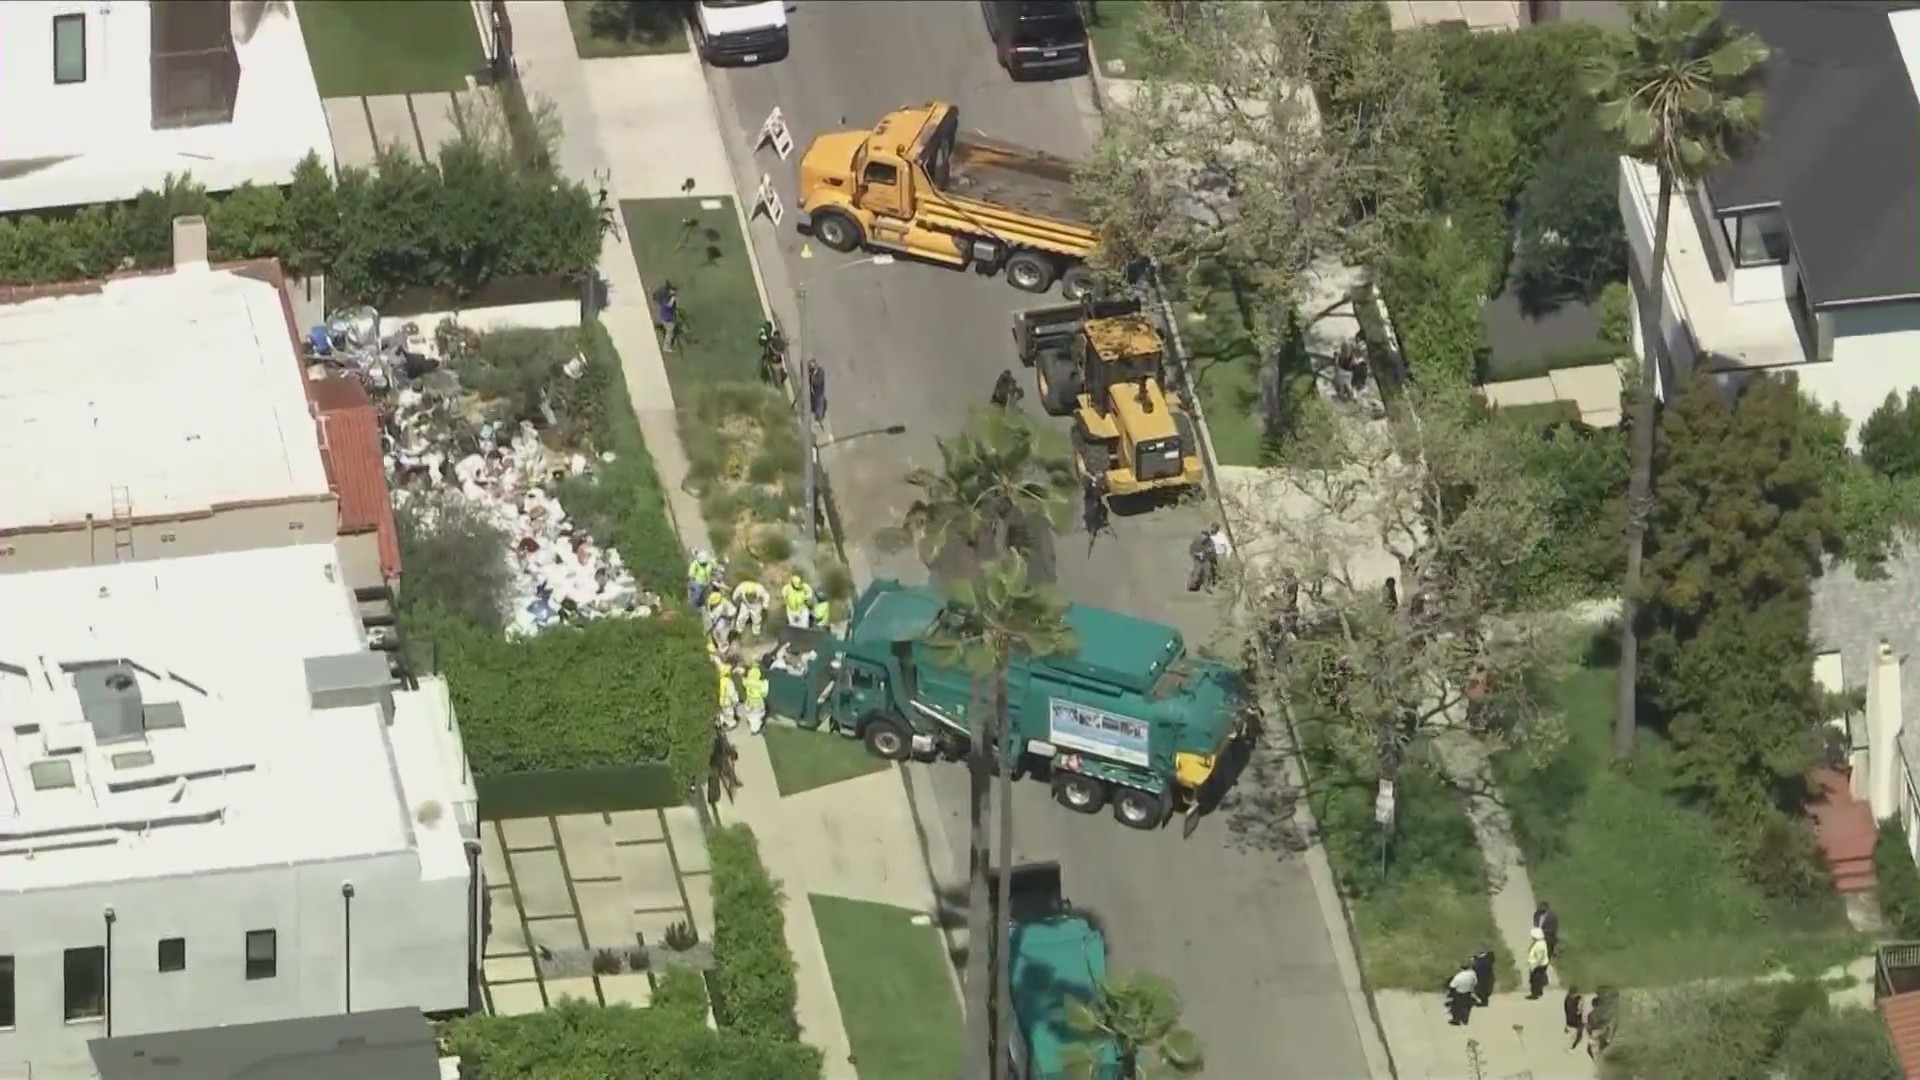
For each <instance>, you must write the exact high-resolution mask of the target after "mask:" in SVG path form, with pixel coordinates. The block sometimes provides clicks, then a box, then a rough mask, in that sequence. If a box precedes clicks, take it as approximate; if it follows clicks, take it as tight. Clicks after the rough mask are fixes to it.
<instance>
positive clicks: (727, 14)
mask: <svg viewBox="0 0 1920 1080" xmlns="http://www.w3.org/2000/svg"><path fill="white" fill-rule="evenodd" d="M787 6H788V5H787V0H698V2H697V3H695V4H694V5H693V36H694V40H695V41H696V42H697V43H698V44H699V46H700V58H701V59H703V60H705V61H706V62H707V63H709V64H715V65H720V64H766V63H771V62H773V61H775V60H785V59H786V58H787Z"/></svg>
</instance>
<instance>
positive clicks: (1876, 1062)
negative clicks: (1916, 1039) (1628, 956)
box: [1601, 980, 1903, 1080]
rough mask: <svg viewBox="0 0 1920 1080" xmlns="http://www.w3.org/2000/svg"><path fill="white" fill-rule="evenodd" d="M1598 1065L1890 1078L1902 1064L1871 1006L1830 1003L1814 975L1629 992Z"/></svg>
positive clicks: (1801, 1077)
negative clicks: (1610, 1041) (1728, 984)
mask: <svg viewBox="0 0 1920 1080" xmlns="http://www.w3.org/2000/svg"><path fill="white" fill-rule="evenodd" d="M1601 1075H1602V1076H1604V1077H1607V1078H1608V1080H1630V1078H1636V1077H1651V1076H1662V1077H1676V1078H1691V1077H1700V1078H1703V1080H1704V1078H1708V1077H1716V1078H1717V1077H1727V1078H1729V1080H1731V1078H1734V1077H1742V1078H1744V1077H1756V1076H1766V1077H1774V1078H1776V1080H1825V1078H1827V1077H1842V1076H1844V1077H1847V1078H1848V1080H1898V1078H1899V1077H1900V1076H1901V1075H1903V1073H1902V1070H1901V1069H1900V1068H1899V1066H1898V1063H1897V1061H1896V1059H1895V1057H1894V1054H1893V1048H1892V1046H1891V1045H1890V1044H1889V1042H1888V1039H1887V1032H1886V1027H1885V1025H1884V1024H1883V1023H1882V1022H1881V1020H1880V1018H1879V1016H1878V1015H1877V1014H1876V1013H1874V1012H1873V1011H1872V1010H1871V1009H1863V1008H1835V1007H1833V1005H1832V1004H1831V1003H1830V1002H1829V1001H1828V998H1827V991H1826V988H1825V987H1824V986H1822V985H1821V984H1820V983H1819V982H1817V981H1810V980H1792V981H1787V982H1770V983H1757V984H1747V985H1743V986H1726V985H1720V986H1713V985H1706V986H1695V987H1689V988H1688V989H1686V990H1685V991H1668V992H1662V993H1654V994H1645V995H1638V994H1636V995H1629V996H1628V998H1627V1000H1626V1003H1625V1008H1624V1010H1623V1011H1622V1013H1621V1015H1620V1018H1619V1021H1618V1025H1617V1027H1616V1031H1615V1038H1614V1042H1613V1045H1612V1046H1611V1048H1609V1050H1608V1051H1607V1054H1606V1057H1605V1059H1604V1061H1603V1063H1602V1068H1601Z"/></svg>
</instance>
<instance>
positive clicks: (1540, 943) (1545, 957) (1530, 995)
mask: <svg viewBox="0 0 1920 1080" xmlns="http://www.w3.org/2000/svg"><path fill="white" fill-rule="evenodd" d="M1552 959H1553V958H1552V956H1551V955H1550V954H1549V952H1548V950H1547V932H1546V931H1545V930H1542V929H1540V928H1539V927H1537V926H1536V927H1534V928H1533V944H1532V945H1529V946H1527V999H1528V1000H1530V1001H1539V1000H1540V995H1542V994H1544V993H1546V992H1547V965H1548V964H1549V963H1550V962H1551V961H1552Z"/></svg>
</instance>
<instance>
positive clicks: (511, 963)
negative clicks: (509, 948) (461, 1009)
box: [480, 956, 540, 983]
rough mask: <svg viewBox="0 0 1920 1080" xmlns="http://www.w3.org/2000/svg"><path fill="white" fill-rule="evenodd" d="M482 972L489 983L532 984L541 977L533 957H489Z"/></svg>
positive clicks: (482, 967)
mask: <svg viewBox="0 0 1920 1080" xmlns="http://www.w3.org/2000/svg"><path fill="white" fill-rule="evenodd" d="M480 970H481V971H482V972H484V973H485V974H486V977H487V982H489V983H515V982H532V981H533V980H535V979H537V978H539V977H540V973H539V972H537V971H535V970H534V968H533V957H531V956H495V957H489V958H488V959H487V960H486V962H485V963H483V964H482V965H481V968H480Z"/></svg>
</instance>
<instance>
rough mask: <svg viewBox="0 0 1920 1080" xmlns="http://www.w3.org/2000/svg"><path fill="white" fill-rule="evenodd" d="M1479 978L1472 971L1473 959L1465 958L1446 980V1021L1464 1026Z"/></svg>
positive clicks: (1471, 1013) (1468, 1016) (1470, 1014)
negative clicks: (1458, 968) (1457, 969)
mask: <svg viewBox="0 0 1920 1080" xmlns="http://www.w3.org/2000/svg"><path fill="white" fill-rule="evenodd" d="M1479 986H1480V979H1479V977H1478V976H1476V975H1474V973H1473V961H1472V960H1467V961H1465V962H1463V963H1462V964H1461V965H1460V970H1459V971H1456V972H1454V973H1453V978H1451V979H1448V980H1447V1023H1449V1024H1452V1025H1453V1026H1454V1027H1466V1026H1467V1020H1468V1019H1469V1018H1470V1017H1471V1016H1472V1015H1473V1001H1474V997H1473V995H1474V992H1475V991H1476V990H1478V989H1479Z"/></svg>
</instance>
